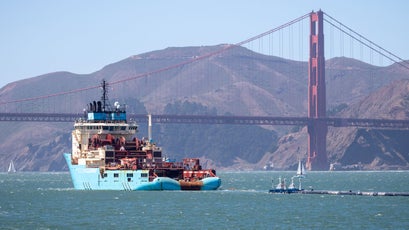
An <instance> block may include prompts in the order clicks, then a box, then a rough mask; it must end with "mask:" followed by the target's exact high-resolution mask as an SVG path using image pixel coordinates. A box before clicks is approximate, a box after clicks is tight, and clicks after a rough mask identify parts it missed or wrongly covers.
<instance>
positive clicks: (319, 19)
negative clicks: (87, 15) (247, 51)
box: [0, 11, 409, 169]
mask: <svg viewBox="0 0 409 230" xmlns="http://www.w3.org/2000/svg"><path fill="white" fill-rule="evenodd" d="M324 15H325V16H326V17H328V19H326V18H324ZM307 18H308V19H309V27H310V28H309V45H308V48H309V58H308V113H307V116H303V117H291V116H237V115H236V116H221V115H166V114H163V115H159V114H153V115H152V119H153V122H156V123H186V124H232V125H288V126H307V129H308V160H307V167H308V168H309V169H312V168H314V169H328V159H327V153H326V136H327V129H328V126H332V127H365V128H376V129H403V130H409V120H393V119H370V118H334V117H328V116H327V114H326V113H327V109H326V103H327V102H326V82H325V58H324V21H325V22H327V23H328V24H330V25H331V26H333V27H334V28H336V29H338V30H339V31H341V32H343V33H345V34H347V35H348V36H349V37H350V38H351V39H353V40H355V41H357V42H358V43H360V44H362V46H365V47H367V48H369V49H370V50H371V52H373V53H378V54H379V55H380V56H382V57H385V58H386V59H388V60H389V61H391V62H392V63H397V64H399V65H400V66H402V67H403V68H405V69H409V63H408V62H407V61H405V60H402V59H401V58H399V57H397V56H396V55H393V54H392V53H391V52H389V51H387V50H386V49H384V48H382V47H380V46H378V45H376V44H375V43H374V42H372V41H370V40H369V39H366V38H365V37H363V36H362V35H360V34H358V33H356V32H355V31H353V30H352V29H350V28H348V27H347V26H345V25H343V24H342V23H340V22H339V21H337V20H335V19H334V18H332V17H331V16H329V15H327V14H325V13H324V12H322V11H318V12H311V13H308V14H305V15H303V16H301V17H299V18H297V19H295V20H292V21H290V22H288V23H285V24H283V25H282V26H279V27H277V28H275V29H272V30H269V31H267V32H265V33H262V34H260V35H257V36H255V37H252V38H249V39H247V40H245V41H242V42H239V43H237V44H234V45H226V46H223V48H222V49H219V50H216V51H213V52H210V53H207V54H204V55H201V56H196V57H194V58H192V59H188V60H186V61H183V62H180V63H177V64H175V65H169V66H164V67H162V68H159V69H156V70H153V71H148V72H146V73H142V74H138V75H136V76H130V77H129V78H124V79H120V80H116V81H112V82H109V84H110V85H116V84H121V83H125V82H128V81H133V80H136V79H140V78H144V77H148V76H152V75H155V74H159V73H163V72H166V71H169V70H173V69H175V68H180V67H183V66H185V65H189V64H191V63H196V62H200V61H202V60H206V59H208V58H211V57H214V56H217V55H220V54H222V53H225V52H228V51H229V50H233V49H234V48H235V47H239V46H245V45H249V44H251V43H253V42H255V41H257V40H259V43H258V46H263V45H264V44H263V41H262V39H264V38H265V37H266V36H268V35H270V34H273V33H277V32H279V31H282V30H283V29H285V28H288V27H289V26H291V25H293V24H295V23H297V22H300V21H303V20H304V19H307ZM290 33H293V32H292V31H290ZM280 36H281V37H283V35H282V34H281V35H280ZM281 39H283V38H281ZM340 40H342V39H340ZM279 46H281V47H280V48H278V49H279V52H280V54H282V52H283V51H282V50H281V49H282V44H279ZM269 49H270V50H272V49H274V48H272V47H269ZM292 49H293V48H290V50H292ZM351 52H352V51H351ZM361 53H362V52H361ZM290 56H291V55H290ZM371 59H372V57H371ZM96 88H99V85H95V86H90V87H86V88H81V89H75V90H71V91H65V92H59V93H55V94H50V95H45V96H38V97H32V98H23V99H17V100H10V101H4V102H0V105H3V107H5V106H7V105H8V104H16V103H27V102H32V101H38V100H44V99H45V98H52V97H57V96H64V95H69V94H75V93H80V92H83V91H87V90H91V89H96ZM82 116H83V114H81V113H58V112H53V113H41V112H29V113H27V112H10V111H5V112H0V121H3V122H13V121H14V122H73V121H75V120H76V119H79V118H81V117H82ZM128 117H129V118H130V119H133V120H135V121H137V122H146V121H147V116H146V114H129V115H128Z"/></svg>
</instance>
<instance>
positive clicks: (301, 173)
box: [297, 160, 306, 177]
mask: <svg viewBox="0 0 409 230" xmlns="http://www.w3.org/2000/svg"><path fill="white" fill-rule="evenodd" d="M305 174H306V171H305V168H304V164H303V163H301V160H299V161H298V169H297V176H298V177H304V176H305Z"/></svg>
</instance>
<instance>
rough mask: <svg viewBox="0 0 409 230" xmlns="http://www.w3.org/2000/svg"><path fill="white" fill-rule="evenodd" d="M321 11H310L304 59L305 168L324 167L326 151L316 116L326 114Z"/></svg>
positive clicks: (322, 126) (322, 129)
mask: <svg viewBox="0 0 409 230" xmlns="http://www.w3.org/2000/svg"><path fill="white" fill-rule="evenodd" d="M323 26H324V25H323V12H322V11H321V10H320V11H318V12H311V14H310V31H311V34H310V58H309V61H308V117H309V118H312V120H313V122H312V123H311V124H309V125H308V159H307V164H306V167H307V169H309V170H312V169H314V170H328V158H327V153H326V145H327V132H328V127H327V124H326V123H325V121H321V120H319V118H325V117H326V99H325V94H326V93H325V58H324V28H323Z"/></svg>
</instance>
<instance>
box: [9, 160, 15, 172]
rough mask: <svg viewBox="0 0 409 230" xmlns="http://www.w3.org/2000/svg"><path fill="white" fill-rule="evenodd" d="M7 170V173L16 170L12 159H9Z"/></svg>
mask: <svg viewBox="0 0 409 230" xmlns="http://www.w3.org/2000/svg"><path fill="white" fill-rule="evenodd" d="M7 172H8V173H15V172H17V171H16V168H15V167H14V163H13V161H10V164H9V169H8V170H7Z"/></svg>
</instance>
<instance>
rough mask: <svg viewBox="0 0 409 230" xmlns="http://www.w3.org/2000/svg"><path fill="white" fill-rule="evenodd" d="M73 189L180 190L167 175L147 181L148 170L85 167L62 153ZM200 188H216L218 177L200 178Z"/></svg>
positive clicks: (218, 184)
mask: <svg viewBox="0 0 409 230" xmlns="http://www.w3.org/2000/svg"><path fill="white" fill-rule="evenodd" d="M64 157H65V160H66V161H67V164H68V168H69V170H70V174H71V179H72V182H73V185H74V188H75V189H78V190H129V191H132V190H181V189H182V188H181V186H180V184H179V182H178V181H176V180H173V179H171V178H168V177H157V178H155V179H154V180H152V181H149V177H148V175H149V171H148V170H106V171H105V172H103V173H102V174H101V172H100V170H99V168H86V167H85V166H82V165H72V164H71V154H69V153H65V154H64ZM201 181H202V182H203V185H202V187H201V190H216V189H218V188H219V187H220V185H221V180H220V178H219V177H209V178H204V179H202V180H201Z"/></svg>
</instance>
